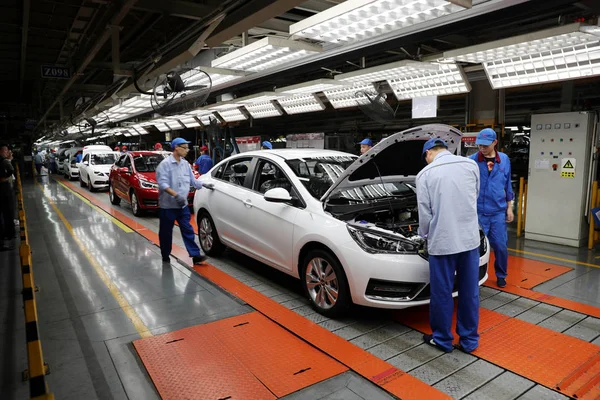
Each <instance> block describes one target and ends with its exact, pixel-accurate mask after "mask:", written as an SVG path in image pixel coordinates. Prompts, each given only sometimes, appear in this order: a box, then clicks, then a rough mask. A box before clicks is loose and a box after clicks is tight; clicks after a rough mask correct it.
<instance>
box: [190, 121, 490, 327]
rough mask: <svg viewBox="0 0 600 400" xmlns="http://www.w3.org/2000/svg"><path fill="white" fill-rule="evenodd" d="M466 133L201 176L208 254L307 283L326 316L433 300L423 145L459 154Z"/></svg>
mask: <svg viewBox="0 0 600 400" xmlns="http://www.w3.org/2000/svg"><path fill="white" fill-rule="evenodd" d="M461 135H462V134H461V132H460V131H458V130H456V129H454V128H452V127H450V126H447V125H437V124H436V125H425V126H421V127H416V128H413V129H409V130H406V131H403V132H399V133H396V134H394V135H392V136H390V137H388V138H386V139H385V140H383V141H382V142H380V143H379V144H377V145H376V146H375V147H373V148H372V149H371V150H369V151H368V152H367V153H366V154H363V155H362V156H361V157H357V156H355V155H352V154H348V153H342V152H338V151H332V150H316V149H284V150H269V151H253V152H247V153H243V154H238V155H235V156H232V157H229V158H227V159H225V160H223V161H222V162H220V163H219V164H217V165H216V166H215V167H213V169H211V171H210V172H209V173H207V174H205V175H203V176H202V177H201V178H200V179H201V180H202V182H203V183H204V186H205V187H204V188H203V189H202V190H198V191H196V194H195V198H194V211H195V213H196V218H197V222H198V234H199V238H200V244H201V246H202V249H203V250H204V251H205V252H206V253H207V254H208V255H209V256H216V255H218V254H219V253H221V252H222V251H223V250H224V248H225V246H229V247H231V248H233V249H235V250H237V251H240V252H242V253H244V254H246V255H248V256H250V257H252V258H255V259H256V260H259V261H261V262H263V263H265V264H267V265H270V266H272V267H274V268H277V269H279V270H281V271H283V272H285V273H287V274H289V275H292V276H294V277H297V278H300V280H301V281H302V285H303V287H304V290H305V293H306V294H307V297H308V298H309V300H310V301H311V304H312V306H313V308H315V309H316V310H317V311H318V312H320V313H322V314H324V315H326V316H335V315H338V314H339V313H341V312H344V311H345V310H346V309H347V307H348V306H349V305H350V304H351V303H355V304H359V305H363V306H371V307H379V308H396V309H399V308H406V307H411V306H418V305H424V304H428V303H429V298H430V291H429V290H430V287H429V263H428V254H427V250H426V242H425V240H424V239H423V238H421V237H420V236H419V235H418V234H417V229H418V226H419V223H418V221H419V219H418V208H417V199H416V193H415V192H416V189H415V186H414V180H415V176H416V175H417V173H418V172H419V171H420V170H421V169H422V168H423V167H424V165H425V164H424V162H423V160H422V158H421V152H422V147H423V143H424V141H426V140H428V139H430V138H432V137H441V138H442V139H444V140H446V142H447V143H448V144H449V147H450V150H451V151H452V152H456V149H457V147H458V146H459V145H460V139H461ZM480 237H481V242H480V248H479V251H480V260H479V265H480V268H479V279H480V281H479V283H480V284H482V283H483V282H485V281H486V279H487V264H488V261H489V250H488V249H489V246H488V241H487V238H486V237H485V235H484V234H483V232H482V231H481V230H480ZM455 289H456V288H455ZM454 295H455V296H456V295H457V291H456V290H454Z"/></svg>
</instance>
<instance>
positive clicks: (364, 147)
mask: <svg viewBox="0 0 600 400" xmlns="http://www.w3.org/2000/svg"><path fill="white" fill-rule="evenodd" d="M359 144H360V155H363V154H365V153H366V152H367V151H369V150H371V148H372V147H373V141H372V140H371V139H369V138H365V139H363V140H362V142H360V143H359Z"/></svg>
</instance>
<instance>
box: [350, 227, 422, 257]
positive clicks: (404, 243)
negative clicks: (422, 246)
mask: <svg viewBox="0 0 600 400" xmlns="http://www.w3.org/2000/svg"><path fill="white" fill-rule="evenodd" d="M347 227H348V232H349V233H350V236H352V239H354V241H355V242H356V243H357V244H358V245H359V246H360V247H361V248H362V249H363V250H364V251H366V252H367V253H373V254H374V253H388V254H417V253H418V251H419V244H418V243H414V242H411V241H410V240H406V239H403V238H400V237H397V236H393V235H387V234H385V233H382V232H378V231H373V230H370V229H362V228H356V227H354V226H350V225H347Z"/></svg>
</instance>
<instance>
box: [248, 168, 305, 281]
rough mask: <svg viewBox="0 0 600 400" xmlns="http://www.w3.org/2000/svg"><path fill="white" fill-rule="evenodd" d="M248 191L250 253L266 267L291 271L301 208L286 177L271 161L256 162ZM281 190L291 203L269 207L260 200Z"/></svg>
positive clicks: (301, 204) (296, 195) (270, 203)
mask: <svg viewBox="0 0 600 400" xmlns="http://www.w3.org/2000/svg"><path fill="white" fill-rule="evenodd" d="M254 171H255V174H254V177H253V179H252V190H250V191H247V192H246V193H245V195H246V199H245V201H244V205H245V206H246V209H247V210H246V221H247V222H246V223H247V224H248V226H249V227H251V235H250V236H251V237H252V241H253V250H254V251H255V252H256V253H257V255H258V256H259V257H260V258H261V259H263V260H264V261H265V262H266V263H268V264H271V265H273V266H275V267H277V268H280V269H283V270H285V271H292V269H293V264H294V260H293V247H294V227H295V223H296V219H297V218H298V216H299V213H300V212H301V209H302V208H303V203H302V200H301V199H300V196H299V194H298V192H297V191H296V189H295V188H294V186H293V185H292V183H291V180H290V179H289V177H288V176H287V175H286V174H285V172H284V171H283V169H282V168H281V167H280V166H278V165H277V164H276V163H275V162H274V161H271V160H267V159H262V158H259V159H258V160H257V163H256V167H255V168H254ZM274 188H284V189H286V190H287V191H288V192H289V193H290V195H291V196H292V198H294V199H295V200H294V203H292V204H287V203H273V202H268V201H267V200H265V198H264V194H265V192H267V191H268V190H269V189H274Z"/></svg>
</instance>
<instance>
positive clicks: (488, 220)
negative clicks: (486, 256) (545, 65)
mask: <svg viewBox="0 0 600 400" xmlns="http://www.w3.org/2000/svg"><path fill="white" fill-rule="evenodd" d="M475 144H477V145H478V146H479V152H478V153H476V154H473V155H472V156H471V159H472V160H474V161H475V162H476V163H477V165H478V166H479V173H480V177H481V185H480V189H479V198H478V199H477V214H478V216H479V224H480V225H481V227H482V228H483V231H484V232H485V234H486V235H487V237H488V239H489V241H490V245H491V246H492V248H493V249H494V256H495V258H496V261H495V262H494V269H495V271H496V283H497V285H498V286H499V287H501V288H503V287H505V286H506V276H507V274H508V249H507V245H508V234H507V232H506V223H507V222H508V223H510V222H512V221H513V219H514V218H515V217H514V214H513V210H512V204H513V199H514V198H515V194H514V193H513V190H512V183H511V179H510V178H511V171H510V159H509V158H508V156H507V155H506V154H504V153H501V152H499V151H497V150H496V145H497V144H498V140H497V137H496V132H495V131H494V130H493V129H491V128H486V129H484V130H482V131H481V132H479V134H478V135H477V139H476V141H475Z"/></svg>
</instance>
